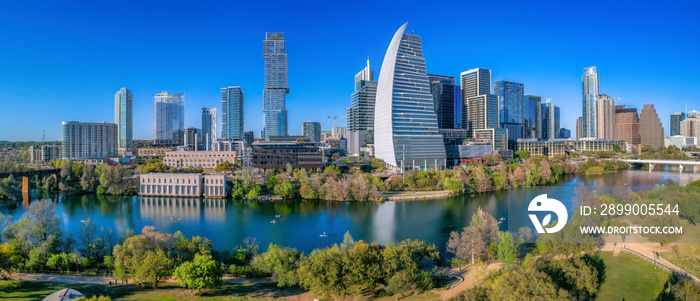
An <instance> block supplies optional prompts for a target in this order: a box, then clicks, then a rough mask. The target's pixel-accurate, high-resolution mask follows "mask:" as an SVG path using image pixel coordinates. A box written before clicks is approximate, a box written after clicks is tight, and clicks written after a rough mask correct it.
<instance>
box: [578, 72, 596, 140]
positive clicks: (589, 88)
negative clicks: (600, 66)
mask: <svg viewBox="0 0 700 301" xmlns="http://www.w3.org/2000/svg"><path fill="white" fill-rule="evenodd" d="M581 84H582V91H583V93H582V94H583V103H582V108H583V137H584V138H596V137H598V117H597V116H598V101H597V97H598V94H600V93H599V78H598V72H597V70H596V67H595V66H592V67H586V68H583V75H582V76H581Z"/></svg>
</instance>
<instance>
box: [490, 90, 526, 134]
mask: <svg viewBox="0 0 700 301" xmlns="http://www.w3.org/2000/svg"><path fill="white" fill-rule="evenodd" d="M523 90H524V88H523V84H521V83H515V82H509V81H504V80H502V81H497V82H495V83H494V88H493V94H495V95H496V96H498V117H499V120H498V122H499V124H500V127H502V128H504V129H506V130H508V140H511V141H513V140H517V139H520V138H523V137H524V133H523V111H524V105H523V94H524V92H523Z"/></svg>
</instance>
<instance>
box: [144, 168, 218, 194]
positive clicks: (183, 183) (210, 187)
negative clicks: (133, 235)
mask: <svg viewBox="0 0 700 301" xmlns="http://www.w3.org/2000/svg"><path fill="white" fill-rule="evenodd" d="M139 194H140V195H148V196H180V197H200V196H204V197H212V198H223V197H226V195H227V191H226V175H224V174H204V175H203V174H199V173H148V174H142V175H141V177H140V190H139Z"/></svg>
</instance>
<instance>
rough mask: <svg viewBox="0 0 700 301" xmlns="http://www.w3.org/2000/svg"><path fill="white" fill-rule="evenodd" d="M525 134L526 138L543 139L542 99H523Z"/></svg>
mask: <svg viewBox="0 0 700 301" xmlns="http://www.w3.org/2000/svg"><path fill="white" fill-rule="evenodd" d="M523 108H524V110H523V128H524V130H523V132H524V133H523V134H524V136H525V138H531V139H535V138H542V97H540V96H534V95H525V96H524V97H523Z"/></svg>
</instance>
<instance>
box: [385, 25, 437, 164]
mask: <svg viewBox="0 0 700 301" xmlns="http://www.w3.org/2000/svg"><path fill="white" fill-rule="evenodd" d="M407 25H408V23H405V24H404V25H402V26H401V27H400V28H399V30H398V31H397V32H396V34H394V37H393V38H392V40H391V43H390V44H389V48H388V49H387V51H386V55H385V56H384V61H383V62H382V69H381V72H380V73H379V83H378V85H377V100H376V104H375V114H374V137H375V139H374V142H375V144H374V147H375V156H376V157H377V158H379V159H382V160H384V162H385V163H386V164H388V165H390V166H393V167H395V168H401V169H402V170H407V169H442V168H444V167H445V145H444V144H443V141H442V136H441V135H440V133H439V132H438V126H437V116H436V114H435V110H434V104H433V95H432V94H430V85H429V84H428V75H427V74H426V71H425V59H424V58H423V47H422V44H421V38H420V36H417V35H413V34H406V33H404V31H405V30H406V26H407Z"/></svg>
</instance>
